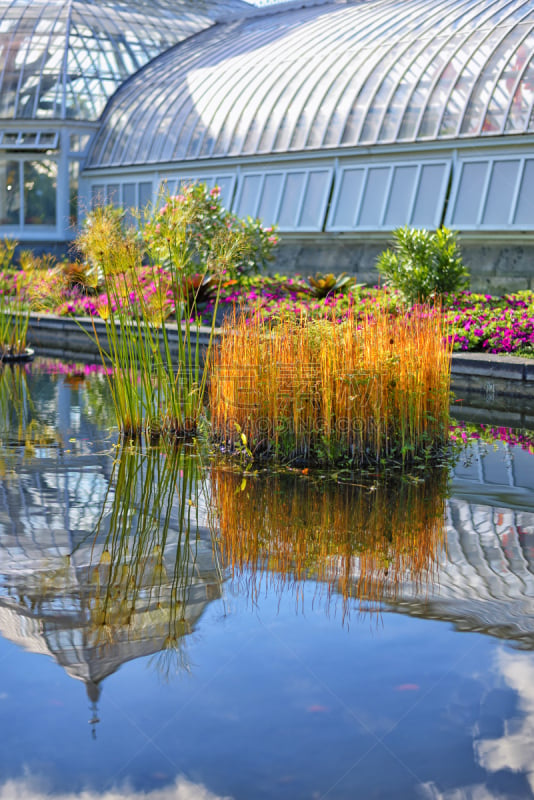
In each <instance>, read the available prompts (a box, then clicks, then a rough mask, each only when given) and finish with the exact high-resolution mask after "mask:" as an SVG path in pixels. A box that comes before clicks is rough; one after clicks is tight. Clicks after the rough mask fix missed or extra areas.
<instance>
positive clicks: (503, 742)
mask: <svg viewBox="0 0 534 800" xmlns="http://www.w3.org/2000/svg"><path fill="white" fill-rule="evenodd" d="M497 665H498V669H499V671H500V672H501V674H502V676H503V678H504V680H505V682H506V684H507V685H508V686H509V687H510V688H511V689H513V690H514V691H515V692H517V694H518V707H519V709H520V711H521V712H522V716H521V717H519V715H518V717H516V718H514V719H512V720H506V721H505V723H504V734H503V736H501V737H498V738H495V739H482V740H480V741H477V742H475V755H476V758H477V760H478V762H479V764H480V765H481V766H482V767H483V768H484V769H486V770H488V772H498V771H500V770H511V771H512V772H519V773H522V774H524V775H525V777H526V779H527V781H528V783H529V786H530V788H531V790H532V792H533V793H534V761H533V760H532V750H533V744H534V659H533V657H532V655H530V654H526V653H509V652H506V651H504V650H502V651H501V652H500V653H499V654H498V656H497Z"/></svg>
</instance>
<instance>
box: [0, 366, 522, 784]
mask: <svg viewBox="0 0 534 800" xmlns="http://www.w3.org/2000/svg"><path fill="white" fill-rule="evenodd" d="M455 413H456V414H457V416H458V417H459V418H460V419H462V418H463V419H464V420H465V424H464V425H462V426H460V427H459V428H458V429H457V430H456V431H455V433H454V435H455V436H456V437H457V441H458V455H457V457H456V460H455V462H454V464H453V465H451V466H450V467H444V468H438V467H436V468H434V469H432V470H427V471H425V472H424V474H423V473H422V474H411V475H409V476H405V477H404V478H402V479H391V480H390V481H385V482H384V481H381V480H378V479H377V480H375V479H373V476H370V477H369V476H368V477H367V478H365V479H363V478H362V479H361V480H356V479H354V480H352V481H351V482H349V483H348V484H344V485H339V484H336V483H334V482H332V481H324V480H322V479H321V478H320V476H318V475H314V474H309V473H308V472H307V471H302V470H295V471H294V472H289V473H285V474H274V473H271V474H261V475H255V474H251V473H248V474H245V473H243V472H240V471H239V470H235V469H229V468H228V467H227V466H226V465H225V464H221V463H215V462H213V461H210V460H208V459H207V458H206V457H205V454H203V453H202V452H200V451H199V450H198V449H196V448H194V447H192V446H177V447H171V446H161V447H158V448H150V447H147V446H140V445H136V444H129V443H122V444H120V443H119V441H118V436H117V433H116V430H115V428H114V416H113V410H112V408H111V407H110V404H109V400H108V394H107V389H106V379H105V376H104V375H102V374H101V373H100V372H99V371H98V370H96V369H95V370H93V369H91V368H90V367H76V368H75V367H69V366H68V365H62V364H60V363H58V362H52V361H45V360H37V361H36V362H35V363H34V364H32V365H31V366H28V367H25V368H23V369H19V370H12V369H10V368H9V369H4V370H3V371H2V373H1V374H0V725H1V730H2V733H3V736H2V745H1V747H0V800H14V799H17V800H18V798H21V800H44V798H54V800H126V798H132V800H213V799H215V798H235V799H236V800H241V799H243V800H244V799H246V800H249V798H252V799H255V798H258V799H259V800H262V799H263V798H281V799H284V800H285V799H286V798H287V800H300V799H301V798H302V799H304V798H313V799H315V798H339V799H341V798H343V799H345V798H351V800H352V798H431V799H435V800H438V798H439V799H440V800H441V798H444V799H448V800H461V799H462V798H473V800H475V799H476V800H479V799H480V800H486V799H490V798H491V799H493V798H528V797H532V796H534V759H533V752H534V446H533V443H534V438H531V435H530V434H528V432H526V431H523V432H517V431H515V432H514V431H510V430H508V429H505V428H504V427H502V426H499V425H498V419H497V420H495V419H491V418H490V416H488V418H487V419H486V420H484V418H481V419H479V418H478V417H479V416H480V414H479V412H476V411H475V412H472V413H471V416H470V412H469V409H467V408H466V409H465V413H464V414H462V411H458V404H457V407H456V409H455ZM477 415H478V416H477ZM482 416H483V415H482ZM475 418H476V419H475ZM475 421H476V422H479V421H480V422H483V423H484V425H483V426H482V427H477V425H475ZM464 440H465V443H464Z"/></svg>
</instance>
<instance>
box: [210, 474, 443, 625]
mask: <svg viewBox="0 0 534 800" xmlns="http://www.w3.org/2000/svg"><path fill="white" fill-rule="evenodd" d="M447 478H448V474H447V470H446V469H445V468H437V469H435V470H432V471H431V472H430V474H429V477H428V480H426V481H424V482H419V483H413V482H409V481H406V480H397V481H395V482H394V483H387V484H384V485H379V486H377V487H373V488H371V487H370V486H368V487H365V486H355V485H348V484H338V483H332V482H322V483H317V482H313V481H312V480H310V479H308V478H304V477H302V476H298V475H288V474H277V475H276V474H275V475H273V474H271V475H268V476H259V477H247V478H246V480H245V479H243V478H242V475H239V474H237V473H236V472H234V471H232V470H230V469H228V468H226V469H225V468H224V467H221V466H215V467H214V468H213V469H212V473H211V481H212V493H213V509H214V517H215V520H214V521H216V522H217V525H218V534H216V537H217V541H218V546H219V550H220V553H221V558H222V563H223V566H226V567H227V568H228V569H229V570H230V572H231V574H232V576H233V577H234V578H237V579H239V580H241V581H243V582H244V583H245V584H246V585H247V588H248V590H249V592H250V595H251V597H252V598H253V599H255V598H256V596H257V594H258V593H259V592H260V591H261V590H262V588H269V587H271V588H273V587H274V588H278V589H281V590H284V589H287V588H290V587H293V588H295V589H297V590H298V589H299V588H300V587H301V585H302V583H303V582H304V581H305V580H306V579H308V578H310V579H313V580H316V581H318V582H319V583H322V584H323V585H324V586H325V588H326V593H327V596H328V597H330V596H331V595H332V594H333V593H338V594H340V595H341V596H342V598H343V600H344V601H345V610H346V611H348V610H349V607H348V605H347V601H349V600H350V599H351V598H352V599H354V598H356V599H359V600H361V601H364V600H365V601H371V602H380V600H382V599H383V600H392V599H395V597H397V596H398V593H399V591H400V589H401V588H402V586H403V585H404V584H410V586H412V587H413V586H414V585H415V586H416V587H417V588H419V589H422V588H424V586H427V585H428V584H429V582H430V581H431V580H432V579H433V577H434V573H435V563H436V558H437V555H438V553H439V552H440V547H441V545H442V543H443V541H444V525H445V522H444V520H445V496H446V488H447Z"/></svg>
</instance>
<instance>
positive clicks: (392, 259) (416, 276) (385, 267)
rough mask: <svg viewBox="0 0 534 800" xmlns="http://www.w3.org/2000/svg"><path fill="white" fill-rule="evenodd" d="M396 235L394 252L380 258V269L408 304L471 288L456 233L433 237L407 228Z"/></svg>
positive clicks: (442, 230) (444, 230)
mask: <svg viewBox="0 0 534 800" xmlns="http://www.w3.org/2000/svg"><path fill="white" fill-rule="evenodd" d="M393 234H394V236H395V243H394V250H386V251H385V252H383V253H382V254H381V255H380V256H379V257H378V260H377V268H378V271H379V272H380V273H381V275H383V276H384V277H385V278H386V281H387V283H388V284H389V285H390V286H392V287H393V288H394V289H397V290H398V291H399V292H400V293H401V294H402V296H403V299H404V300H406V302H409V303H418V302H419V303H420V302H426V301H428V300H431V299H433V298H436V297H439V296H440V295H442V294H444V293H446V292H458V291H461V290H462V289H465V288H467V286H468V285H469V276H468V272H467V269H466V268H465V266H464V264H463V262H462V257H461V254H460V251H459V248H458V244H457V242H456V234H455V233H453V232H452V231H450V230H448V228H438V230H437V231H435V232H434V233H432V232H430V231H426V230H417V229H414V228H408V227H404V228H397V229H396V230H395V231H394V232H393Z"/></svg>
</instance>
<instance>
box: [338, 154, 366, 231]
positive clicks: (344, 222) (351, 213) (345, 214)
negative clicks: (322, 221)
mask: <svg viewBox="0 0 534 800" xmlns="http://www.w3.org/2000/svg"><path fill="white" fill-rule="evenodd" d="M363 176H364V170H363V169H362V168H361V167H360V168H354V169H344V170H343V171H342V173H341V185H340V187H339V194H338V197H337V203H336V208H335V212H334V218H333V220H332V227H335V228H343V229H344V230H350V229H351V228H354V226H355V224H356V212H357V210H358V205H359V202H360V195H361V192H362V184H363Z"/></svg>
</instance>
